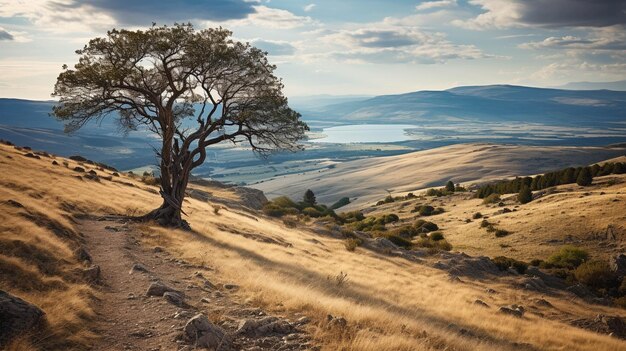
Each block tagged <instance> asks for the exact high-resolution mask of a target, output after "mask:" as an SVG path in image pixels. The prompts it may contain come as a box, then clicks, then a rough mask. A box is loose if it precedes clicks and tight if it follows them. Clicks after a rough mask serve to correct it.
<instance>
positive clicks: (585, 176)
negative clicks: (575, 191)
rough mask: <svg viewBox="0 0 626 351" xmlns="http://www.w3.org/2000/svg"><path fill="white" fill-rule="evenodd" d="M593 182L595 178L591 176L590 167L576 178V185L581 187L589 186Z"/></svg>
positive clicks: (585, 168) (583, 169) (584, 169)
mask: <svg viewBox="0 0 626 351" xmlns="http://www.w3.org/2000/svg"><path fill="white" fill-rule="evenodd" d="M592 182H593V176H592V175H591V169H590V168H589V167H583V168H582V169H581V170H580V173H578V178H576V184H578V185H580V186H588V185H591V183H592Z"/></svg>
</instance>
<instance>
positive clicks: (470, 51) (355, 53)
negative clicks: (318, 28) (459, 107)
mask: <svg viewBox="0 0 626 351" xmlns="http://www.w3.org/2000/svg"><path fill="white" fill-rule="evenodd" d="M321 40H322V41H325V42H327V43H329V44H334V45H338V46H340V47H342V48H343V49H342V50H334V51H331V52H330V53H329V54H328V57H331V58H333V59H338V60H342V61H347V62H352V63H421V64H433V63H443V62H446V61H448V60H452V59H478V58H488V57H493V56H491V55H487V54H484V53H483V52H482V51H481V50H480V49H478V48H477V47H475V46H474V45H458V44H454V43H451V42H450V41H448V40H447V39H446V37H445V35H443V34H441V33H431V32H423V31H421V30H419V29H418V28H413V27H411V28H408V27H384V28H361V29H355V30H342V31H338V32H335V33H332V34H328V35H326V36H324V37H322V39H321Z"/></svg>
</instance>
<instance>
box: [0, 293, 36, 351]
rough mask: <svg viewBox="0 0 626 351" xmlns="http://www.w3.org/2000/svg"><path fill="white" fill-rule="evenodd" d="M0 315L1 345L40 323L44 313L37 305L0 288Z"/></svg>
mask: <svg viewBox="0 0 626 351" xmlns="http://www.w3.org/2000/svg"><path fill="white" fill-rule="evenodd" d="M0 316H2V318H0V346H1V345H5V344H6V343H7V342H8V341H9V340H11V338H13V337H15V336H17V335H19V334H20V333H23V332H26V331H28V330H31V329H33V328H35V327H37V326H38V325H40V323H41V322H43V320H44V316H45V313H44V312H43V311H42V310H41V309H40V308H39V307H37V306H35V305H33V304H31V303H28V302H26V301H24V300H22V299H20V298H19V297H17V296H14V295H11V294H9V293H8V292H6V291H2V290H0Z"/></svg>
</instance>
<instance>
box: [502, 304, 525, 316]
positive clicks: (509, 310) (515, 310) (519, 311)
mask: <svg viewBox="0 0 626 351" xmlns="http://www.w3.org/2000/svg"><path fill="white" fill-rule="evenodd" d="M498 312H500V313H504V314H508V315H510V316H513V317H517V318H522V317H523V316H524V307H522V306H518V305H511V306H502V307H500V309H499V310H498Z"/></svg>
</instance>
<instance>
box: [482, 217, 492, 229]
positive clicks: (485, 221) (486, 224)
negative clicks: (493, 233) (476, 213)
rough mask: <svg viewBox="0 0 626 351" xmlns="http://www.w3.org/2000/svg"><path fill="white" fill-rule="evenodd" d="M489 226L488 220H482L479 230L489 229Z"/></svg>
mask: <svg viewBox="0 0 626 351" xmlns="http://www.w3.org/2000/svg"><path fill="white" fill-rule="evenodd" d="M490 225H491V223H489V221H488V220H486V219H483V220H482V222H480V227H481V228H487V227H489V226H490Z"/></svg>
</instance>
